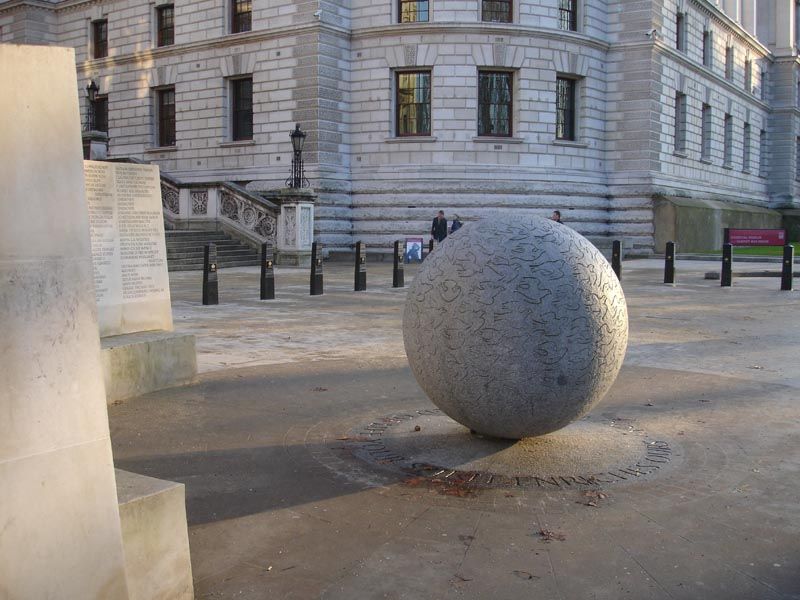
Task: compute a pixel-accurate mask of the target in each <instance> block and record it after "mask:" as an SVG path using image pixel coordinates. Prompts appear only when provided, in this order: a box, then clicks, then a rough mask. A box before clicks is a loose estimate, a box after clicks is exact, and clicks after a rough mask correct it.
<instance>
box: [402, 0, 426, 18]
mask: <svg viewBox="0 0 800 600" xmlns="http://www.w3.org/2000/svg"><path fill="white" fill-rule="evenodd" d="M399 7H400V15H399V17H398V21H400V23H416V22H419V21H427V20H428V0H400V4H399Z"/></svg>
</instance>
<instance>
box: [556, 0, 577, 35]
mask: <svg viewBox="0 0 800 600" xmlns="http://www.w3.org/2000/svg"><path fill="white" fill-rule="evenodd" d="M558 26H559V28H560V29H563V30H564V31H578V0H558Z"/></svg>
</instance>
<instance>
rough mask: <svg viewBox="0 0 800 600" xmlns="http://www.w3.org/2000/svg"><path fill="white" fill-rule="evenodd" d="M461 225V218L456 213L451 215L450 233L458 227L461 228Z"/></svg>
mask: <svg viewBox="0 0 800 600" xmlns="http://www.w3.org/2000/svg"><path fill="white" fill-rule="evenodd" d="M461 225H463V223H462V222H461V219H460V218H459V217H458V215H453V222H452V223H450V233H451V234H453V233H455V232H456V231H458V230H459V229H461Z"/></svg>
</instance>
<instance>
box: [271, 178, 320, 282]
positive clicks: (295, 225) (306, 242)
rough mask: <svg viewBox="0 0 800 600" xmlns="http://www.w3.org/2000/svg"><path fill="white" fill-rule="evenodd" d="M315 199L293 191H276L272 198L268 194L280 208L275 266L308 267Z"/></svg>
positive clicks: (312, 237) (312, 195)
mask: <svg viewBox="0 0 800 600" xmlns="http://www.w3.org/2000/svg"><path fill="white" fill-rule="evenodd" d="M316 198H317V196H316V194H315V193H314V192H313V191H311V190H302V189H301V190H298V189H294V188H286V189H282V190H278V191H277V192H276V193H275V195H274V196H273V195H272V194H270V200H272V201H273V202H276V203H277V204H279V205H280V207H281V215H280V218H279V219H278V237H277V240H276V242H277V253H276V256H275V262H276V263H277V264H279V265H291V266H296V267H307V266H309V265H310V264H311V244H312V242H313V241H314V202H315V200H316Z"/></svg>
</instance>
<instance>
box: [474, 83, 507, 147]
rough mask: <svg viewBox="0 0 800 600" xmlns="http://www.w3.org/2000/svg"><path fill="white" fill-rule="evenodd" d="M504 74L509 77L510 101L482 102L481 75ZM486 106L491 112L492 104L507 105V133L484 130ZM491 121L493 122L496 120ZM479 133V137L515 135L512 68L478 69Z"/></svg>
mask: <svg viewBox="0 0 800 600" xmlns="http://www.w3.org/2000/svg"><path fill="white" fill-rule="evenodd" d="M498 75H502V76H504V77H507V78H508V103H506V104H492V103H491V102H490V103H488V104H484V103H482V102H481V100H482V96H481V93H482V89H483V88H482V85H481V77H483V76H498ZM484 106H488V107H489V111H490V112H491V107H492V106H506V109H507V113H508V130H507V132H505V133H497V132H496V131H490V132H487V131H482V130H481V124H482V123H483V122H484V121H483V120H482V118H481V117H482V109H483V107H484ZM490 121H491V122H492V123H493V122H494V121H492V120H491V117H490ZM477 133H478V137H513V135H514V71H511V70H504V69H478V122H477Z"/></svg>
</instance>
